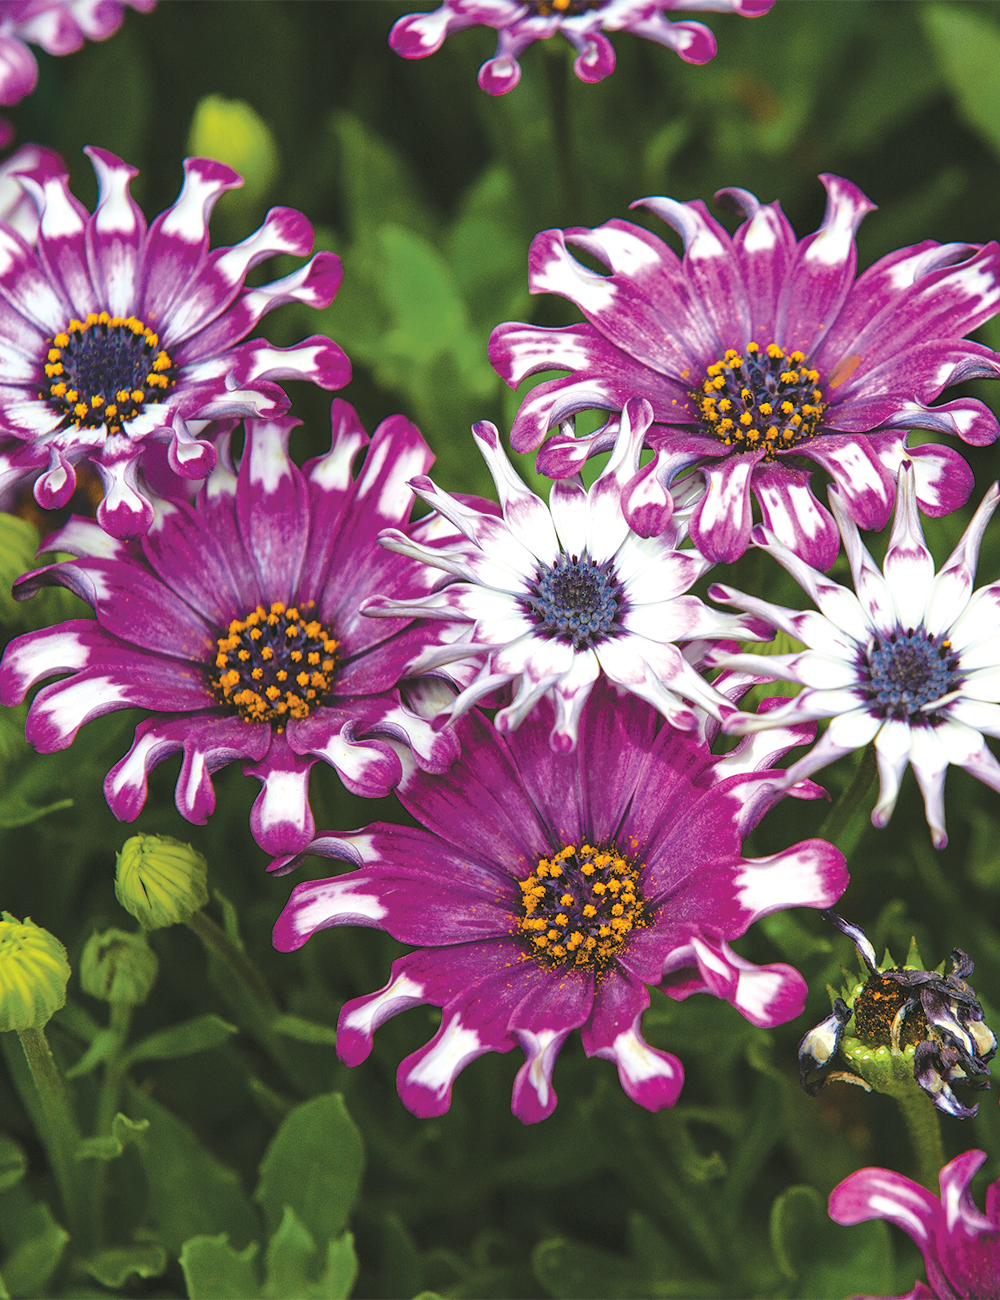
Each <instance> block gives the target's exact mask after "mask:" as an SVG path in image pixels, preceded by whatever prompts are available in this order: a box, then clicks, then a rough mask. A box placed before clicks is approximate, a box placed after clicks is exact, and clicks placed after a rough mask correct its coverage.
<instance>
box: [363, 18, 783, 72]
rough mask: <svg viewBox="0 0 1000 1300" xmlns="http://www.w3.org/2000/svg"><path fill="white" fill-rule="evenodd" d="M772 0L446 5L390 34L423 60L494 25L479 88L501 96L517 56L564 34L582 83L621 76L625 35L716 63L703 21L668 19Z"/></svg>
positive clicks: (404, 21) (400, 49) (405, 52)
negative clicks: (468, 31) (618, 57)
mask: <svg viewBox="0 0 1000 1300" xmlns="http://www.w3.org/2000/svg"><path fill="white" fill-rule="evenodd" d="M773 4H774V0H445V2H444V4H442V5H441V6H440V7H439V8H438V9H434V10H431V11H429V12H427V13H417V14H407V15H406V16H405V17H403V18H400V19H399V20H398V21H397V22H396V23H395V24H394V25H393V28H392V31H391V32H390V33H389V44H390V45H391V46H392V48H393V49H394V50H395V51H396V53H397V54H401V55H402V56H403V58H404V59H425V58H427V56H428V55H429V54H433V53H435V51H436V50H439V49H440V48H441V46H442V45H443V44H444V42H445V40H446V39H447V37H449V36H450V35H451V34H452V33H453V32H460V31H462V30H464V29H465V28H466V27H493V28H495V29H496V32H497V52H496V54H494V56H493V57H492V58H491V59H487V60H486V62H485V63H484V64H483V66H482V67H481V68H480V69H479V85H480V86H481V88H482V89H483V90H485V91H486V92H487V94H489V95H503V94H506V92H507V91H508V90H513V89H514V87H515V86H516V85H517V83H518V82H519V81H520V80H521V65H520V64H519V63H518V57H519V56H520V55H521V54H523V53H524V51H525V50H526V49H527V48H528V46H529V45H533V44H534V43H535V41H544V40H548V38H549V37H550V36H555V35H559V36H563V37H565V39H566V40H567V41H569V43H570V45H572V47H573V49H574V50H575V51H576V58H575V59H574V61H573V71H574V72H575V73H576V75H577V77H579V79H580V80H581V81H589V82H594V81H603V80H604V78H605V77H607V76H608V75H609V74H610V73H612V72H614V70H615V51H614V46H613V45H612V44H611V42H610V41H609V40H608V38H607V37H606V36H605V35H604V33H605V32H606V31H607V32H618V31H627V32H632V33H633V34H634V35H635V36H641V37H643V38H644V39H645V40H647V41H655V42H656V43H657V44H658V45H665V46H666V48H667V49H668V50H673V51H674V53H675V54H678V55H679V56H680V57H681V58H682V59H683V60H684V61H685V62H686V63H707V62H708V61H709V59H712V58H714V57H715V50H716V45H715V37H714V36H713V35H712V33H711V32H710V31H709V29H708V28H707V27H706V26H705V24H704V23H699V22H688V21H683V22H674V21H672V20H671V19H669V18H667V16H666V15H667V14H668V13H675V12H678V11H681V12H684V11H686V12H699V11H706V10H714V11H715V12H716V13H736V14H742V15H743V16H744V17H747V18H755V17H757V16H758V15H759V14H766V13H767V12H768V10H769V9H770V8H771V7H772V5H773Z"/></svg>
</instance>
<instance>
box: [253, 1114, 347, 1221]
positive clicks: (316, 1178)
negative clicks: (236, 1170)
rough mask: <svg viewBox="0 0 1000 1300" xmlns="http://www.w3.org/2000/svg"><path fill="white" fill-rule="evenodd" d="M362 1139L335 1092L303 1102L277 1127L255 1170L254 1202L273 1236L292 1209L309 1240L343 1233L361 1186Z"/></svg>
mask: <svg viewBox="0 0 1000 1300" xmlns="http://www.w3.org/2000/svg"><path fill="white" fill-rule="evenodd" d="M363 1169H364V1152H363V1149H362V1146H361V1135H360V1134H359V1133H358V1130H357V1128H356V1127H355V1125H354V1121H353V1120H352V1119H351V1117H350V1115H349V1114H348V1113H347V1108H346V1107H345V1106H344V1099H343V1097H342V1096H341V1095H340V1093H338V1092H330V1093H325V1094H324V1095H322V1096H319V1097H313V1098H312V1099H311V1100H309V1101H305V1102H303V1103H302V1104H301V1105H300V1106H296V1108H295V1109H294V1110H293V1111H292V1112H291V1114H290V1115H289V1116H288V1117H287V1119H285V1121H284V1122H283V1123H282V1125H281V1127H280V1128H279V1129H278V1131H277V1133H276V1134H275V1135H274V1138H273V1139H272V1140H271V1144H270V1146H269V1147H268V1148H267V1152H266V1154H265V1156H264V1159H263V1161H262V1162H261V1166H260V1182H259V1184H258V1186H257V1191H256V1193H255V1199H256V1200H257V1201H258V1202H259V1203H260V1205H261V1207H262V1208H263V1211H264V1216H265V1218H266V1220H267V1223H268V1226H269V1228H270V1229H271V1231H272V1232H274V1231H276V1230H277V1228H278V1227H279V1226H280V1224H281V1222H282V1219H283V1218H284V1212H285V1207H286V1206H291V1208H292V1209H293V1210H294V1211H295V1214H296V1216H297V1217H298V1219H299V1221H300V1222H301V1223H302V1225H303V1226H304V1227H305V1228H307V1229H308V1231H309V1232H310V1233H311V1234H312V1236H313V1239H314V1241H316V1242H317V1243H318V1244H320V1245H324V1244H325V1243H326V1242H328V1241H330V1240H331V1239H332V1238H333V1237H338V1236H339V1235H340V1234H341V1232H343V1230H344V1227H345V1225H346V1223H347V1216H348V1215H349V1213H350V1211H351V1207H352V1206H353V1204H354V1200H355V1197H356V1196H357V1194H358V1188H359V1187H360V1185H361V1174H362V1171H363Z"/></svg>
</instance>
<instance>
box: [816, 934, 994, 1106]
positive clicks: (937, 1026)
mask: <svg viewBox="0 0 1000 1300" xmlns="http://www.w3.org/2000/svg"><path fill="white" fill-rule="evenodd" d="M827 917H828V919H829V920H830V921H832V922H833V924H834V925H836V927H837V928H838V929H839V930H841V931H842V932H843V933H844V934H846V935H847V936H848V938H849V939H851V940H852V941H853V943H854V945H855V947H856V948H857V950H858V956H859V957H860V958H861V960H862V961H863V962H864V964H865V968H866V970H867V972H868V974H867V977H866V978H865V979H864V980H862V981H859V982H857V983H855V984H854V985H853V986H852V987H851V988H850V989H845V990H844V997H843V998H836V999H835V1000H834V1006H833V1013H832V1014H831V1015H830V1016H829V1017H828V1018H827V1019H826V1020H824V1021H823V1022H822V1023H821V1024H819V1025H817V1026H816V1028H815V1029H811V1030H810V1031H809V1033H808V1034H806V1036H805V1037H804V1038H803V1039H802V1042H801V1043H800V1044H799V1068H800V1070H801V1074H802V1087H803V1088H804V1089H805V1091H806V1092H808V1093H810V1094H811V1095H813V1096H815V1095H816V1094H817V1093H818V1092H819V1091H820V1089H821V1088H822V1087H823V1086H824V1085H825V1084H826V1083H828V1082H830V1081H831V1080H833V1079H839V1080H843V1081H845V1082H848V1083H860V1084H862V1086H864V1087H866V1088H868V1089H869V1090H870V1089H872V1088H874V1089H875V1090H876V1091H877V1092H886V1093H889V1094H890V1095H892V1096H898V1095H899V1094H900V1091H901V1089H902V1090H906V1089H910V1090H912V1087H913V1083H914V1081H916V1083H917V1084H919V1085H920V1087H921V1088H922V1089H923V1091H924V1093H925V1094H926V1095H927V1096H928V1097H929V1098H930V1099H931V1101H932V1102H933V1103H934V1105H935V1106H936V1107H937V1108H938V1110H941V1111H944V1113H945V1114H946V1115H953V1116H955V1117H956V1118H958V1119H967V1118H969V1117H970V1116H972V1115H975V1113H976V1111H977V1109H978V1107H977V1106H971V1107H969V1106H964V1105H963V1104H962V1103H961V1102H960V1101H959V1100H958V1098H957V1097H956V1096H955V1094H954V1092H953V1091H952V1088H951V1085H952V1084H953V1083H961V1084H964V1085H965V1086H966V1087H969V1088H980V1089H981V1088H988V1087H989V1083H988V1082H987V1077H988V1076H989V1073H990V1070H989V1065H988V1064H987V1063H988V1061H989V1060H990V1059H991V1058H992V1056H993V1054H994V1053H995V1052H996V1048H997V1041H996V1038H995V1036H994V1034H993V1031H992V1030H991V1029H990V1028H989V1026H988V1025H987V1024H986V1022H985V1021H984V1020H983V1009H982V1007H981V1006H980V1005H979V1000H978V999H977V997H976V994H975V991H974V990H973V989H972V988H971V987H970V985H969V984H967V983H966V977H967V976H969V975H971V974H972V972H973V970H974V969H975V967H974V964H973V962H972V960H971V959H970V958H969V956H968V955H967V954H966V953H964V952H962V951H961V949H959V948H956V949H955V951H954V952H953V953H952V954H951V972H950V974H948V975H943V974H941V973H940V972H938V971H928V970H922V969H921V968H920V956H919V953H917V951H916V947H915V945H914V946H912V947H911V950H910V954H909V957H908V959H907V962H906V964H905V965H904V966H895V965H893V964H892V963H891V961H887V962H886V963H884V964H883V965H882V966H879V965H877V964H876V961H875V950H874V949H873V948H872V945H871V943H870V942H869V940H868V936H867V935H866V934H865V933H864V931H863V930H862V929H861V928H860V927H859V926H856V925H852V924H851V923H850V922H849V921H844V920H843V919H842V918H841V917H839V916H835V915H834V914H833V913H832V912H828V913H827ZM852 1019H853V1028H852V1026H851V1021H852ZM838 1050H839V1053H840V1056H841V1057H842V1058H843V1059H844V1061H846V1063H847V1064H848V1065H850V1066H851V1068H852V1070H854V1071H855V1073H854V1074H850V1073H847V1074H845V1073H844V1072H843V1071H833V1070H832V1068H831V1067H832V1066H833V1065H834V1064H835V1063H836V1057H837V1053H838Z"/></svg>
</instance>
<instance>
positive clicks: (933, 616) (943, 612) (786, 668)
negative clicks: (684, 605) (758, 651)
mask: <svg viewBox="0 0 1000 1300" xmlns="http://www.w3.org/2000/svg"><path fill="white" fill-rule="evenodd" d="M914 477H915V475H914V469H913V467H912V466H911V464H910V463H909V462H908V461H904V463H903V465H902V466H901V467H900V472H899V493H898V500H897V503H896V518H895V522H894V524H893V528H892V534H891V537H890V539H889V549H888V550H887V552H886V556H885V563H884V565H883V572H882V573H880V572H879V571H878V569H877V568H876V566H875V562H874V561H873V560H872V557H871V556H870V555H869V554H868V552H867V550H866V549H865V548H864V546H863V545H862V544H861V538H860V536H859V534H858V530H857V527H856V526H855V524H854V521H853V520H852V519H851V518H850V517H849V516H848V514H847V513H846V510H845V508H844V506H843V503H842V498H841V495H840V492H839V491H834V490H831V492H830V504H831V505H832V507H833V510H834V513H835V514H836V515H837V518H838V521H839V523H840V530H841V533H842V534H843V538H844V549H845V550H846V551H847V557H848V559H849V560H850V564H851V570H852V573H853V575H854V587H855V592H856V593H857V594H856V595H855V592H852V591H850V590H849V589H848V588H846V587H842V586H840V584H839V583H836V582H833V581H831V579H829V578H827V577H825V576H824V575H823V574H822V573H818V572H817V571H816V570H815V569H811V568H810V567H809V566H808V565H807V564H805V563H804V562H803V561H802V560H801V559H800V558H799V557H798V556H797V555H795V554H794V553H793V552H792V551H790V550H789V549H788V548H787V547H785V546H783V545H782V544H781V543H780V542H779V541H777V540H776V539H775V538H774V536H773V535H772V534H770V533H768V532H767V531H766V530H764V529H759V530H755V534H754V542H755V544H756V545H757V546H759V547H760V548H761V549H762V550H765V551H767V552H768V554H769V555H772V556H773V557H774V558H775V559H776V560H777V561H778V563H779V564H781V565H782V566H783V567H784V568H785V569H787V570H788V572H789V573H790V574H791V575H792V577H793V578H794V579H795V580H796V582H798V583H799V584H800V586H801V587H802V588H803V589H804V590H805V591H807V592H808V593H809V595H810V596H811V597H812V599H813V600H814V601H815V603H816V605H817V606H818V607H819V611H820V612H819V613H813V612H811V611H805V612H803V611H800V610H794V609H786V608H784V606H781V605H772V604H771V603H770V602H769V601H766V600H760V599H759V598H758V597H756V596H750V595H746V594H744V593H743V592H739V591H734V590H733V589H732V588H731V587H724V586H718V585H717V586H713V587H712V588H711V589H710V592H709V594H710V595H711V596H712V598H713V599H714V600H721V601H724V602H725V603H727V604H730V605H735V606H737V608H739V609H742V610H746V611H748V612H750V613H753V614H757V615H759V616H760V617H762V618H766V619H768V620H770V621H771V622H773V623H774V624H775V625H776V626H777V627H779V628H781V629H782V630H784V631H785V632H787V633H789V635H791V636H793V637H795V638H796V639H797V640H798V641H801V642H803V643H804V644H805V646H806V647H807V648H806V649H805V650H803V651H802V652H800V653H796V654H787V655H770V656H767V657H766V658H765V657H764V656H757V655H737V656H725V657H724V658H723V657H721V656H720V657H719V659H720V661H724V662H726V663H727V664H728V665H729V666H730V667H733V668H736V667H738V668H741V669H746V670H749V671H751V672H759V673H762V674H770V675H771V676H772V677H780V678H783V679H785V680H786V681H791V682H798V683H800V684H801V685H802V686H803V687H804V688H805V689H804V690H802V691H800V692H799V694H798V695H796V696H795V698H794V699H792V700H790V701H789V702H788V703H787V704H785V705H783V707H781V708H778V709H773V710H772V711H771V712H769V713H763V714H757V715H755V716H751V715H749V714H743V715H741V716H740V717H737V718H732V719H729V720H728V721H727V724H726V725H727V728H728V729H729V730H731V731H734V732H737V733H743V732H747V731H756V730H757V729H758V728H760V727H767V726H773V725H779V724H786V723H788V722H795V721H800V720H803V719H807V718H808V719H818V718H829V719H830V725H829V727H828V728H827V730H826V732H825V734H824V735H823V737H822V739H821V740H820V741H819V743H818V744H817V745H816V746H815V748H814V749H813V750H812V751H811V752H810V753H808V754H807V755H806V756H805V757H804V758H800V759H799V760H798V762H797V763H794V764H793V765H792V766H791V767H790V768H789V770H788V779H789V780H790V781H798V780H801V779H802V778H803V777H805V776H811V775H812V773H813V772H815V771H817V770H818V769H819V768H821V767H824V766H825V765H826V764H827V763H832V762H833V761H834V759H837V758H839V757H840V756H841V755H843V754H847V753H849V752H850V751H851V750H854V749H860V748H861V747H862V746H864V745H867V744H868V743H869V741H874V743H875V753H876V756H877V758H878V770H879V777H880V783H881V784H880V790H879V799H878V803H877V804H876V805H875V809H874V811H873V813H872V822H873V823H874V824H875V825H876V826H885V824H886V822H887V821H888V820H889V818H890V817H891V815H892V810H893V808H894V807H895V805H896V798H897V796H898V794H899V784H900V781H901V779H902V776H903V772H904V771H905V769H906V766H907V764H910V765H911V766H912V767H913V771H914V774H915V775H916V778H917V781H918V783H919V785H920V789H921V791H922V792H923V796H924V807H925V809H926V812H927V822H928V825H929V826H930V829H931V836H932V838H933V840H934V844H935V846H936V847H937V848H943V847H944V846H945V844H947V842H948V837H947V834H946V832H945V821H944V778H945V772H946V771H947V768H948V765H949V763H955V764H957V765H958V766H959V767H964V768H965V770H966V771H967V772H971V773H972V775H973V776H975V777H977V778H978V779H979V780H980V781H984V782H985V783H986V784H987V785H988V786H990V787H991V788H992V789H994V790H1000V764H998V763H997V760H996V759H995V758H994V757H993V755H992V753H991V752H990V750H989V749H988V748H987V745H986V742H985V740H984V739H983V736H984V735H987V736H1000V703H998V701H1000V630H998V629H1000V622H998V619H1000V582H993V583H990V584H989V586H986V587H981V588H980V589H979V590H978V591H973V582H974V580H975V574H976V561H977V559H978V556H979V546H980V543H981V541H982V536H983V530H984V529H985V527H986V525H987V523H988V522H989V519H990V517H991V515H992V514H993V512H994V510H995V509H996V507H997V502H998V500H1000V489H998V487H997V485H996V484H994V485H993V486H992V487H991V488H990V490H989V492H987V494H986V496H985V498H984V499H983V502H982V505H980V507H979V509H978V510H977V511H976V514H975V516H974V518H973V520H972V522H971V523H970V524H969V526H968V528H967V529H966V530H965V532H964V533H963V535H962V538H961V540H960V542H959V543H958V545H957V546H956V548H955V550H954V552H953V553H952V555H951V556H950V558H949V559H948V560H947V562H946V563H945V565H944V567H943V568H942V569H941V571H940V572H939V573H938V574H937V575H935V572H934V560H933V558H932V557H931V554H930V551H928V549H927V547H926V545H925V544H924V538H923V532H922V530H921V527H920V518H919V516H918V514H917V506H916V500H915V495H916V489H915V485H914Z"/></svg>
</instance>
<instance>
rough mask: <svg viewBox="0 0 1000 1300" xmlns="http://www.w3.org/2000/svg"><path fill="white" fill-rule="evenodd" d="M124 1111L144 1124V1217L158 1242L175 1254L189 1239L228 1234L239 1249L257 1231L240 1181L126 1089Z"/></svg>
mask: <svg viewBox="0 0 1000 1300" xmlns="http://www.w3.org/2000/svg"><path fill="white" fill-rule="evenodd" d="M128 1107H129V1110H130V1111H132V1113H133V1115H136V1116H138V1117H139V1118H140V1119H147V1120H149V1130H148V1132H146V1133H145V1134H143V1136H142V1139H141V1141H140V1142H139V1143H138V1144H137V1148H136V1149H137V1151H138V1154H139V1159H140V1162H141V1163H142V1167H143V1171H144V1173H145V1175H146V1186H147V1190H148V1213H149V1216H150V1219H151V1221H152V1226H153V1227H154V1228H155V1229H156V1232H157V1236H158V1238H159V1240H160V1241H161V1242H162V1243H163V1245H164V1246H166V1248H167V1249H168V1250H169V1251H171V1252H172V1253H173V1254H177V1253H178V1252H179V1251H180V1249H181V1247H182V1246H183V1245H184V1242H185V1241H188V1240H189V1239H190V1238H191V1237H197V1236H202V1235H206V1236H213V1235H215V1234H217V1233H220V1232H225V1233H228V1234H229V1238H230V1240H231V1241H235V1242H236V1243H237V1246H238V1248H242V1247H244V1246H245V1245H246V1244H247V1243H248V1242H250V1241H252V1240H253V1239H254V1238H255V1237H256V1236H257V1232H258V1227H257V1216H256V1215H255V1214H254V1211H253V1206H252V1205H251V1204H250V1200H249V1198H248V1197H247V1195H246V1193H245V1192H244V1190H243V1187H242V1185H241V1184H240V1180H239V1177H238V1176H237V1175H236V1173H234V1172H233V1170H231V1169H228V1168H227V1167H226V1166H225V1165H223V1164H222V1163H221V1162H220V1161H219V1160H217V1159H216V1158H215V1156H213V1155H212V1154H211V1152H209V1151H207V1150H206V1149H205V1147H204V1146H202V1144H201V1142H200V1141H199V1140H198V1138H197V1137H196V1136H195V1134H194V1133H193V1132H192V1130H191V1129H190V1128H189V1127H188V1126H187V1124H185V1123H184V1121H183V1120H181V1119H178V1117H177V1116H176V1115H174V1114H172V1113H171V1112H170V1111H169V1110H167V1109H166V1108H165V1107H163V1106H161V1105H160V1104H159V1103H158V1102H155V1101H153V1099H152V1098H151V1097H147V1096H146V1095H145V1094H144V1093H142V1092H140V1090H139V1089H138V1088H135V1087H130V1088H129V1091H128Z"/></svg>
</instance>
